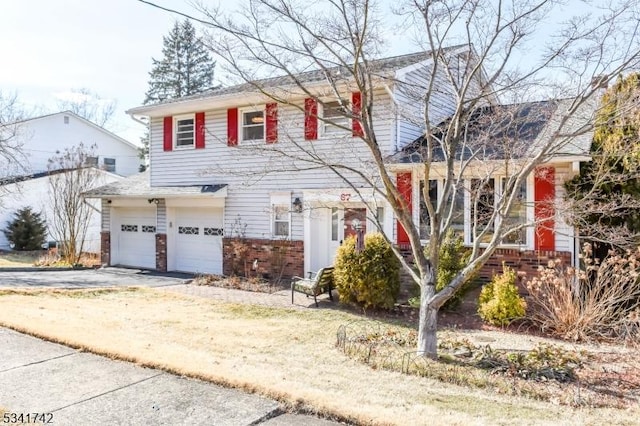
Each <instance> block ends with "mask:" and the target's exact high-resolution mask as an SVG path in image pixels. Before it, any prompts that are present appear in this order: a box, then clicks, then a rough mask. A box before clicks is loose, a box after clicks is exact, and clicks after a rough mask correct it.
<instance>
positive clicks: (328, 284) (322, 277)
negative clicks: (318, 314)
mask: <svg viewBox="0 0 640 426" xmlns="http://www.w3.org/2000/svg"><path fill="white" fill-rule="evenodd" d="M331 290H333V266H328V267H326V268H322V269H320V270H319V271H318V272H316V273H315V274H313V273H312V272H309V278H301V277H293V278H292V280H291V303H293V294H294V293H295V292H296V291H297V292H298V293H303V294H306V295H307V297H309V296H313V301H314V302H316V308H317V307H318V295H320V294H322V293H324V292H325V291H326V292H328V293H329V299H331V300H332V301H333V295H332V294H331Z"/></svg>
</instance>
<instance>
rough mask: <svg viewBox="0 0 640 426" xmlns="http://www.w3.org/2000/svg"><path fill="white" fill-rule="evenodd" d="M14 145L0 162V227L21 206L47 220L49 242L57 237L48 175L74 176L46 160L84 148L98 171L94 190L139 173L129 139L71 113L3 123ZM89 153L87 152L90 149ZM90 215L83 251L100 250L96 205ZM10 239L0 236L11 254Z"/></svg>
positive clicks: (99, 221) (133, 146)
mask: <svg viewBox="0 0 640 426" xmlns="http://www.w3.org/2000/svg"><path fill="white" fill-rule="evenodd" d="M4 129H5V130H7V131H8V132H9V131H10V132H11V138H12V143H13V144H15V145H16V146H17V149H16V153H15V158H13V159H12V160H11V161H9V160H7V162H6V163H3V162H0V172H1V173H2V175H1V176H0V229H5V228H6V226H7V224H8V222H9V221H11V220H12V219H13V215H14V213H15V212H16V211H17V210H19V209H22V208H24V207H30V208H31V209H32V210H33V211H34V212H38V213H41V214H42V216H43V218H44V219H45V221H47V225H48V226H47V237H46V238H47V240H48V241H49V242H53V241H55V240H56V236H55V235H54V233H53V232H52V230H51V221H52V220H53V217H54V214H53V210H52V204H53V203H52V200H51V186H50V185H49V180H50V178H51V174H52V173H53V174H57V173H73V172H72V171H65V170H57V169H56V166H55V164H49V159H50V158H52V157H56V156H60V155H62V154H63V153H64V152H65V150H66V149H71V148H73V147H77V146H79V145H80V144H82V145H83V146H84V148H85V149H86V150H87V152H90V153H91V156H89V158H87V160H88V164H86V166H89V167H95V168H96V169H97V171H96V173H97V175H98V176H97V178H96V186H102V185H105V184H108V183H111V182H115V181H118V180H121V179H123V178H124V177H126V176H131V175H134V174H137V173H138V171H139V167H140V160H139V158H138V149H137V147H136V146H135V145H133V144H132V143H130V142H129V141H127V140H125V139H123V138H121V137H119V136H117V135H116V134H114V133H112V132H110V131H108V130H106V129H104V128H102V127H100V126H98V125H96V124H94V123H93V122H91V121H89V120H86V119H84V118H82V117H80V116H79V115H77V114H74V113H73V112H71V111H63V112H58V113H53V114H47V115H42V116H38V117H33V118H30V119H27V120H23V121H20V122H16V123H9V124H5V125H4ZM89 150H91V151H89ZM93 203H94V204H95V206H93V209H94V210H93V213H92V215H91V220H90V224H89V226H88V229H87V236H86V241H85V246H84V250H85V251H87V252H94V253H99V252H100V229H101V228H100V223H101V214H100V209H99V208H100V203H97V202H96V201H95V200H94V201H93ZM10 248H11V246H10V243H9V241H8V240H7V239H6V237H5V235H4V233H3V232H0V249H2V250H9V249H10Z"/></svg>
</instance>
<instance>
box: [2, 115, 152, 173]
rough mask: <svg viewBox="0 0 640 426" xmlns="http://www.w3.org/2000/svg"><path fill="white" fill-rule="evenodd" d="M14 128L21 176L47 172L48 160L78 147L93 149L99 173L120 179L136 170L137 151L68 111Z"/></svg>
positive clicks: (25, 122)
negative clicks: (21, 168) (23, 160)
mask: <svg viewBox="0 0 640 426" xmlns="http://www.w3.org/2000/svg"><path fill="white" fill-rule="evenodd" d="M17 126H18V127H17V131H18V138H19V142H20V143H21V145H22V147H21V154H22V157H24V159H25V162H24V164H23V167H24V169H25V171H24V173H20V174H24V175H28V174H32V173H40V172H45V171H47V170H48V168H47V163H48V161H49V159H50V158H51V157H53V156H55V155H57V154H58V153H62V152H63V151H64V150H65V149H66V148H71V147H74V146H77V145H78V144H80V143H82V144H83V145H84V146H85V147H86V148H90V147H92V146H94V145H95V152H94V154H95V156H96V159H95V161H96V163H95V165H96V166H97V167H99V168H101V169H104V170H106V171H108V172H111V173H115V174H117V175H120V176H130V175H132V174H135V173H137V172H138V170H139V167H140V159H139V157H138V148H137V147H136V146H135V145H134V144H132V143H131V142H129V141H127V140H125V139H122V138H121V137H119V136H117V135H115V134H113V133H111V132H110V131H108V130H106V129H104V128H102V127H100V126H98V125H96V124H94V123H92V122H91V121H89V120H86V119H84V118H82V117H80V116H79V115H77V114H74V113H73V112H71V111H63V112H57V113H54V114H48V115H43V116H40V117H34V118H31V119H28V120H24V121H22V122H20V123H18V124H17ZM3 177H5V176H3Z"/></svg>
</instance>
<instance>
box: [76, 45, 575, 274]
mask: <svg viewBox="0 0 640 426" xmlns="http://www.w3.org/2000/svg"><path fill="white" fill-rule="evenodd" d="M462 53H464V52H462ZM451 54H456V52H455V51H452V52H451ZM429 61H430V59H429V55H428V54H426V53H419V54H411V55H404V56H398V57H393V58H387V59H381V60H377V61H374V62H372V63H371V64H370V67H373V68H375V70H376V72H375V73H376V78H377V79H376V81H377V83H375V85H374V90H373V92H372V93H371V94H369V95H370V96H372V98H373V99H374V102H375V109H374V110H373V121H372V122H373V123H374V124H373V126H374V130H375V134H376V137H377V144H378V146H379V147H380V151H381V155H382V156H384V159H385V160H384V161H386V162H387V163H388V168H389V169H390V170H393V172H394V174H395V178H394V179H395V184H396V185H397V187H398V189H399V190H400V192H401V193H402V194H403V196H404V197H405V199H406V201H407V204H408V206H409V207H410V208H411V214H412V215H413V217H414V221H415V223H421V219H420V218H421V217H422V216H423V214H424V212H421V206H422V203H421V202H420V200H421V191H420V188H421V185H424V184H425V183H424V182H421V180H420V176H421V174H422V173H421V172H420V170H421V169H420V167H421V164H420V162H419V161H418V160H415V159H414V154H415V153H416V152H417V150H418V147H419V146H420V137H421V136H422V135H423V134H424V128H423V125H421V124H420V121H419V120H411V119H408V118H406V117H407V114H405V112H411V113H414V114H418V115H419V114H420V113H421V112H422V111H424V108H423V106H422V105H419V104H418V103H416V102H415V101H412V100H411V99H410V97H409V96H408V95H407V92H406V91H403V90H401V86H402V82H416V81H417V82H425V83H424V84H425V85H426V80H427V78H428V77H427V69H428V63H429ZM325 72H327V70H325V71H308V72H304V73H301V74H298V75H296V76H295V78H296V79H297V80H298V81H300V82H303V83H304V85H305V87H306V88H307V89H308V90H307V91H306V92H303V91H297V92H296V90H293V89H291V90H290V88H291V87H294V86H295V85H292V84H291V80H290V77H281V78H271V79H267V80H263V81H261V82H260V84H261V85H262V87H269V88H270V91H271V92H272V93H276V94H277V96H276V99H281V101H276V100H274V99H273V97H271V98H267V97H265V96H264V95H263V94H261V92H260V90H257V89H256V86H255V85H254V84H250V83H246V84H241V85H237V86H231V87H225V88H218V89H214V90H212V91H209V92H206V93H202V94H199V95H194V96H189V97H185V98H180V99H175V100H171V101H166V102H162V103H158V104H155V105H145V106H141V107H137V108H133V109H131V110H129V111H128V113H129V114H131V115H132V116H135V117H145V118H147V119H148V120H149V122H150V147H149V151H150V152H149V157H150V167H149V170H148V171H147V172H145V173H142V174H139V175H136V176H132V177H130V178H128V179H125V180H123V181H121V182H116V183H113V184H109V185H106V186H104V187H101V188H98V189H96V190H94V191H91V192H90V193H88V194H87V196H89V197H94V198H99V199H101V204H102V234H101V239H102V262H103V263H104V264H110V265H125V266H131V267H140V268H149V269H157V270H161V271H185V272H192V273H213V274H231V273H234V272H244V271H246V270H247V268H248V270H249V271H254V272H255V273H256V274H262V275H265V276H274V275H278V276H284V277H287V276H293V275H298V276H303V275H304V274H305V273H307V272H310V271H317V270H318V269H320V268H321V267H324V266H327V265H331V264H332V263H333V259H334V256H335V253H336V250H337V248H338V247H339V245H340V244H341V242H342V241H343V240H344V239H345V238H346V237H348V236H349V235H353V234H354V233H355V232H356V228H360V229H364V230H365V232H366V233H369V232H374V231H377V230H381V231H382V232H384V233H386V235H388V236H389V237H390V239H391V241H393V242H394V243H395V244H397V245H398V246H400V247H403V246H406V245H407V244H408V238H407V233H406V232H405V231H404V229H403V228H402V226H401V225H400V224H399V223H398V222H397V221H396V218H395V217H394V214H393V211H392V209H391V208H390V206H389V205H388V204H387V202H386V201H385V199H384V197H381V196H380V194H379V192H378V191H376V190H375V189H376V188H374V186H375V184H376V182H379V180H378V177H377V174H376V173H377V172H376V168H375V167H374V166H373V164H372V158H371V152H370V151H369V150H368V149H367V148H366V147H365V146H364V145H363V142H362V140H361V138H360V136H361V134H362V127H361V123H359V122H358V120H357V119H353V118H349V117H348V116H345V115H341V114H340V112H341V111H342V108H347V109H351V111H352V112H353V114H354V116H357V114H358V112H359V108H360V106H361V105H362V102H363V99H362V93H360V92H358V91H357V90H354V89H353V88H352V87H351V86H349V85H348V84H345V85H344V86H335V87H333V88H332V87H328V84H327V79H326V74H325ZM329 72H331V70H329ZM335 72H336V73H337V72H339V70H338V71H335ZM443 84H445V83H443ZM335 90H341V91H343V93H340V98H341V99H343V100H344V99H346V100H348V102H344V101H343V102H342V103H340V102H338V100H337V99H336V96H335V93H336V92H335ZM451 96H452V95H450V93H449V92H447V90H442V91H441V95H440V96H435V97H433V98H432V99H433V102H434V104H433V105H432V106H431V108H430V116H429V120H430V122H433V123H438V122H441V121H443V120H446V118H447V117H448V116H449V115H450V114H451V113H452V112H453V108H454V106H455V105H454V103H453V101H452V100H451ZM328 119H332V120H331V121H330V122H326V121H327V120H328ZM544 127H545V123H544V122H542V123H537V124H535V125H534V126H533V127H532V128H531V132H530V135H529V138H531V140H534V139H537V138H539V137H540V135H541V134H543V133H544V131H543V129H544ZM579 145H580V144H579ZM585 147H586V148H585ZM585 149H586V151H585ZM584 152H588V143H586V144H585V143H584V141H583V143H582V145H580V146H577V147H575V149H573V151H572V152H567V153H566V155H563V156H562V157H561V158H557V159H556V160H553V161H550V162H547V163H546V164H545V165H544V167H541V168H539V169H538V170H536V172H535V173H531V175H530V176H529V178H528V179H527V181H526V183H525V184H524V185H523V188H522V194H521V196H522V197H523V199H526V200H528V201H530V203H529V204H527V207H526V208H523V209H520V210H519V211H518V213H517V214H516V216H517V215H520V216H522V218H523V220H524V219H525V218H532V217H534V216H536V215H539V214H540V213H539V212H538V211H537V210H536V208H535V201H536V200H542V199H545V200H548V199H549V198H551V199H554V198H558V197H561V196H562V195H563V190H562V182H563V181H564V180H565V179H567V178H568V177H571V176H572V175H573V174H574V173H575V172H576V170H577V164H578V163H579V161H584V160H585V159H586V157H585V155H584ZM496 173H497V174H496V176H495V179H492V183H491V185H492V186H491V188H492V189H491V190H492V191H495V192H496V194H497V195H499V191H500V182H501V180H500V175H499V173H500V172H496ZM345 176H346V177H347V178H348V181H349V182H350V183H351V184H347V183H346V181H345V180H344V179H343V177H345ZM434 176H435V175H434ZM472 179H473V176H472V175H471V176H469V180H470V181H471V180H472ZM429 185H430V188H431V187H433V191H432V192H431V193H432V194H433V196H434V197H437V194H438V191H439V189H440V188H441V185H442V183H441V182H440V181H438V179H437V178H434V181H433V182H430V183H429ZM459 203H460V206H459V207H460V212H461V213H460V215H459V217H458V218H457V219H456V222H455V224H454V226H455V227H457V229H459V231H460V232H461V233H462V234H463V235H464V238H465V242H467V243H470V242H471V235H470V227H469V218H470V213H469V212H470V210H471V206H470V205H469V200H468V199H467V198H466V197H465V196H464V195H461V197H460V200H459ZM545 214H549V213H548V209H547V213H545ZM514 220H519V219H518V217H515V218H514ZM356 225H357V226H356ZM421 229H422V225H421ZM425 235H426V234H425ZM240 242H241V243H242V244H239V243H240ZM425 243H426V241H425ZM574 254H575V242H574V234H573V230H572V229H571V227H569V226H568V225H566V224H565V223H563V222H562V221H561V220H558V219H557V218H551V217H550V218H548V219H547V220H546V221H545V228H544V229H540V230H536V229H535V227H531V228H527V229H525V230H523V231H522V232H520V233H518V235H517V236H515V237H513V238H511V239H510V240H509V241H504V246H503V247H502V248H501V249H500V250H498V252H497V254H496V257H495V262H493V261H492V262H490V263H489V266H488V267H492V266H491V265H493V267H494V268H495V266H496V265H497V269H500V268H501V259H505V260H510V261H512V262H515V263H517V264H520V265H521V266H522V267H523V268H529V269H531V270H533V269H535V268H536V266H537V265H538V264H545V263H546V262H547V261H548V259H550V258H555V257H556V256H562V257H565V258H566V259H568V260H570V259H572V258H573V256H574ZM243 268H244V269H243Z"/></svg>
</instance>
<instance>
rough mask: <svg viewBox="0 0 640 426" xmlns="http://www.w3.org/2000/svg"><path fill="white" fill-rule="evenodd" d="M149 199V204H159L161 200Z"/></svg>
mask: <svg viewBox="0 0 640 426" xmlns="http://www.w3.org/2000/svg"><path fill="white" fill-rule="evenodd" d="M147 201H148V202H149V204H151V203H154V204H158V203H159V202H160V200H158V199H157V198H149V199H148V200H147Z"/></svg>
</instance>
